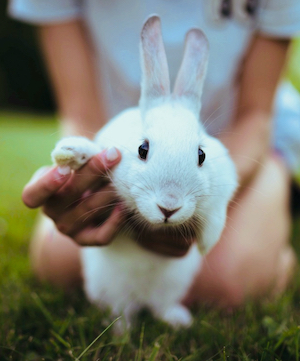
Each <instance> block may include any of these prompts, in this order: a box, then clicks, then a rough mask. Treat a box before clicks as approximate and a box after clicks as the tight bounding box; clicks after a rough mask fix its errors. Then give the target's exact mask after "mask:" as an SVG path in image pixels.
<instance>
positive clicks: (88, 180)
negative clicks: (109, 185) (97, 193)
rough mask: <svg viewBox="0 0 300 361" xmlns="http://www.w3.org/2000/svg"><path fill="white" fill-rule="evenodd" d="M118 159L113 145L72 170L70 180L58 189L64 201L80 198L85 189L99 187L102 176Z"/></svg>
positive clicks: (119, 156) (118, 154)
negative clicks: (77, 168)
mask: <svg viewBox="0 0 300 361" xmlns="http://www.w3.org/2000/svg"><path fill="white" fill-rule="evenodd" d="M120 160H121V153H120V151H119V150H117V149H116V148H114V147H113V148H109V149H105V150H104V151H102V152H101V153H99V154H97V155H95V156H93V157H92V158H91V159H90V160H89V161H88V162H87V163H86V164H85V165H84V166H83V167H82V168H80V169H79V170H77V171H76V172H74V175H73V178H72V181H71V182H68V183H67V184H66V185H65V187H63V188H62V189H61V190H60V196H63V197H64V202H65V203H70V202H73V201H74V200H76V199H78V198H80V197H81V196H82V194H83V193H84V192H85V191H86V190H87V189H95V188H99V187H101V185H102V184H103V176H104V175H106V172H107V171H108V170H109V169H110V168H112V167H113V166H115V165H116V164H117V163H119V162H120Z"/></svg>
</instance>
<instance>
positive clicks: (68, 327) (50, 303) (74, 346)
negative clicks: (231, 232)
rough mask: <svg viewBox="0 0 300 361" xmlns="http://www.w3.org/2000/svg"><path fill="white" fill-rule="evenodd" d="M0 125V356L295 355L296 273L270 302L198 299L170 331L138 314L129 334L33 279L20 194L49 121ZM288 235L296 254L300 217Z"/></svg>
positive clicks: (52, 137)
mask: <svg viewBox="0 0 300 361" xmlns="http://www.w3.org/2000/svg"><path fill="white" fill-rule="evenodd" d="M0 129H1V133H0V154H1V181H0V185H1V186H0V187H1V188H0V189H1V202H0V278H1V292H0V360H1V361H2V360H18V361H22V360H125V361H129V360H134V361H142V360H149V361H154V360H157V361H160V360H174V361H175V360H185V361H187V360H189V361H191V360H201V361H202V360H215V361H217V360H223V361H225V360H245V361H246V360H261V361H263V360H272V361H273V360H299V359H300V350H299V348H300V346H299V344H300V291H299V288H300V287H298V286H299V281H298V279H299V278H300V277H299V273H298V274H297V275H296V277H295V281H294V284H293V285H292V286H291V288H290V289H289V290H288V291H287V292H286V293H285V294H284V295H283V296H282V297H281V298H280V299H278V300H276V301H273V302H269V301H265V302H263V303H260V304H255V303H251V302H249V303H247V304H246V305H245V307H242V308H241V309H239V310H235V311H234V312H232V313H231V314H228V313H227V314H225V313H224V312H221V311H217V310H213V309H209V308H207V307H204V306H202V307H200V308H199V309H197V310H194V315H195V324H194V325H193V327H192V328H191V329H189V330H187V331H178V332H174V331H172V330H171V329H170V328H169V327H168V326H166V325H164V324H162V323H160V322H157V321H155V320H153V318H152V317H151V316H150V315H149V314H148V313H143V314H142V315H140V316H139V318H138V323H137V327H136V328H135V329H134V331H133V332H132V334H131V335H130V337H129V335H126V336H124V337H123V338H122V339H116V338H114V337H113V336H112V333H111V332H110V330H108V331H105V329H106V327H107V325H108V324H107V318H106V315H105V314H103V313H101V312H99V311H98V310H97V309H95V308H94V307H93V306H91V305H90V304H89V303H88V302H87V301H86V300H85V298H84V296H83V294H82V293H81V292H80V291H78V292H77V293H74V294H71V295H65V294H63V293H62V292H60V291H58V290H57V289H54V288H51V287H50V286H49V285H41V284H39V283H38V282H37V281H36V280H35V278H34V277H33V274H32V271H31V269H30V264H29V260H28V244H29V238H30V232H31V229H32V227H33V224H34V219H35V216H36V211H33V210H29V209H27V208H26V207H25V206H24V205H23V204H22V202H21V199H20V197H21V190H22V187H23V186H24V184H25V183H26V181H27V180H28V179H29V177H30V175H31V174H32V172H33V171H34V170H35V169H36V168H37V167H39V166H41V165H43V164H47V163H49V162H50V159H49V153H50V150H51V149H52V147H53V144H54V143H55V141H56V139H57V138H58V134H57V126H56V122H55V120H54V119H53V118H46V117H39V116H32V115H30V116H29V115H28V116H25V115H18V114H3V113H2V114H0ZM293 234H294V237H293V238H294V243H296V242H295V239H296V238H298V244H296V245H295V247H296V246H297V248H298V251H297V252H298V254H299V255H300V247H299V243H300V242H299V237H300V219H296V220H295V222H294V233H293ZM297 235H298V236H297ZM103 331H105V332H103ZM101 333H102V335H101ZM99 335H101V337H99V338H98V339H97V340H96V338H97V337H98V336H99ZM94 340H96V341H95V342H94V343H93V344H92V345H91V343H92V342H93V341H94ZM89 345H90V348H89V349H87V347H88V346H89ZM82 353H83V354H82ZM80 355H81V356H80Z"/></svg>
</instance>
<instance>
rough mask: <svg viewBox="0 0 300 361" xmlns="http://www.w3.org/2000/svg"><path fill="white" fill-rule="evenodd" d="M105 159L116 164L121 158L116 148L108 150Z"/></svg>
mask: <svg viewBox="0 0 300 361" xmlns="http://www.w3.org/2000/svg"><path fill="white" fill-rule="evenodd" d="M105 157H106V160H108V161H109V162H114V161H115V160H116V159H117V158H118V157H119V154H118V152H117V149H116V148H115V147H111V148H108V149H107V151H106V153H105Z"/></svg>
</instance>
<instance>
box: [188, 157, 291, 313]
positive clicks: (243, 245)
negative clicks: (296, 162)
mask: <svg viewBox="0 0 300 361" xmlns="http://www.w3.org/2000/svg"><path fill="white" fill-rule="evenodd" d="M289 189H290V182H289V175H288V173H287V170H286V168H285V166H284V164H283V163H282V161H281V159H279V158H277V157H275V156H274V157H270V159H269V160H268V161H267V162H266V165H265V166H264V167H263V168H262V169H261V170H260V173H259V174H258V175H257V176H256V178H255V179H254V180H253V181H252V184H249V186H248V187H246V189H244V190H243V191H242V192H241V194H238V196H237V197H236V199H235V200H234V201H233V202H232V203H231V205H230V208H229V211H228V219H227V225H226V227H225V230H224V232H223V235H222V237H221V240H220V241H219V243H218V244H217V245H216V246H215V248H213V250H212V251H211V253H210V254H209V255H208V256H207V257H206V258H205V259H204V260H203V266H202V269H201V270H200V272H199V273H198V275H197V277H196V280H195V282H194V284H193V286H192V287H191V289H190V292H189V295H188V296H187V298H186V300H185V302H186V303H188V304H190V303H193V302H203V301H209V302H213V303H217V304H219V305H221V306H235V305H239V304H241V303H243V302H244V301H245V299H246V298H249V297H251V298H255V297H259V296H262V295H263V294H266V293H268V292H270V291H271V288H272V291H273V292H277V293H278V292H281V291H283V290H284V289H285V288H286V286H287V284H288V281H289V280H290V278H291V275H292V274H293V270H294V267H295V262H296V258H295V255H294V252H293V250H292V248H291V246H290V245H289V243H288V241H289V236H290V223H291V220H290V212H289Z"/></svg>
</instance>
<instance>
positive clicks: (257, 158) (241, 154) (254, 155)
mask: <svg viewBox="0 0 300 361" xmlns="http://www.w3.org/2000/svg"><path fill="white" fill-rule="evenodd" d="M271 117H272V115H271V114H270V113H266V112H263V111H260V110H257V109H256V110H252V111H247V112H245V113H243V114H241V115H240V117H239V119H237V121H236V122H235V123H234V124H233V126H232V127H231V128H230V129H228V131H227V132H225V133H224V136H222V137H221V141H222V142H223V143H224V144H225V146H226V147H227V148H228V150H229V153H230V154H231V156H232V158H233V161H234V163H235V165H236V168H237V173H238V176H239V183H240V186H241V187H243V186H245V185H246V184H248V183H249V181H250V180H251V179H252V178H253V177H254V176H255V174H256V172H257V171H258V170H259V168H260V167H261V166H263V164H264V160H265V159H266V157H267V155H268V154H269V153H270V140H271V139H270V138H271V128H272V122H271Z"/></svg>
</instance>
